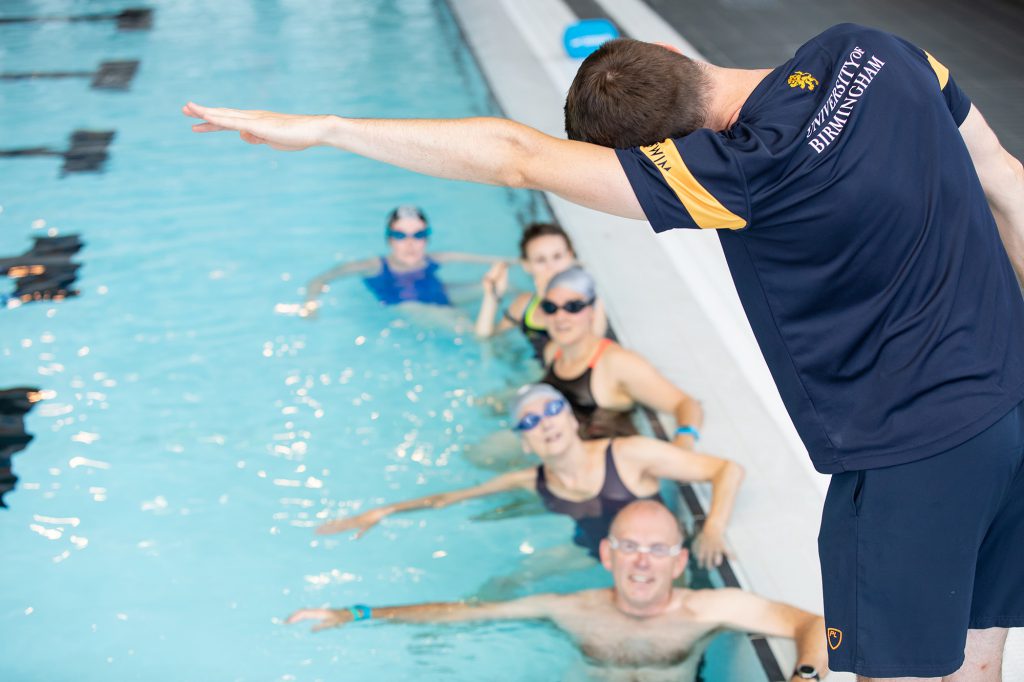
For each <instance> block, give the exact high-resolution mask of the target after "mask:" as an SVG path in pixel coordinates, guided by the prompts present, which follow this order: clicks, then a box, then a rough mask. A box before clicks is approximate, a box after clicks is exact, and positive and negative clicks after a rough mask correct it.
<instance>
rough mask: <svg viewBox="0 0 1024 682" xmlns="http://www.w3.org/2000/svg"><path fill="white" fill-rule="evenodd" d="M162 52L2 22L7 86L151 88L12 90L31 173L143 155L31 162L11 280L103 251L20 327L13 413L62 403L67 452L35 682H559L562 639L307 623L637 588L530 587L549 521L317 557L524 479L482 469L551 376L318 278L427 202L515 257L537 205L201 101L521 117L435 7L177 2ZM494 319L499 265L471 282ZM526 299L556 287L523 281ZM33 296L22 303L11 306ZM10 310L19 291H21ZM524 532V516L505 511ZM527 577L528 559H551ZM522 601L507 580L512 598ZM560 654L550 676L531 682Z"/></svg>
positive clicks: (11, 615)
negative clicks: (106, 140) (276, 142)
mask: <svg viewBox="0 0 1024 682" xmlns="http://www.w3.org/2000/svg"><path fill="white" fill-rule="evenodd" d="M127 6H129V5H128V4H126V3H123V2H84V1H78V2H75V1H70V0H69V1H66V2H58V1H55V0H45V1H44V0H39V1H35V2H30V1H28V0H8V1H6V2H4V3H2V4H0V16H4V17H12V16H36V17H43V16H71V15H82V14H98V13H104V12H110V13H116V12H117V11H119V10H121V9H123V8H124V7H127ZM149 6H151V7H154V8H155V13H154V18H153V26H152V28H151V29H149V30H143V31H118V30H117V29H116V26H115V24H114V22H112V21H89V22H75V23H67V22H49V23H38V22H37V23H29V24H7V25H3V24H0V71H3V72H28V71H39V72H46V71H50V72H52V71H89V70H93V69H95V68H96V67H97V66H98V65H99V63H100V62H102V61H105V60H117V59H120V60H125V59H137V60H139V62H140V67H139V71H138V73H137V74H136V76H135V78H134V81H133V82H132V87H131V89H130V90H129V91H126V92H117V91H103V90H95V89H91V88H90V87H89V80H88V78H62V79H40V78H37V79H32V80H17V81H0V149H6V150H10V149H19V148H22V149H23V148H37V147H46V148H51V149H56V150H61V149H64V148H66V146H67V144H68V139H69V136H70V135H71V133H72V132H73V131H75V130H97V131H114V132H115V133H116V135H115V138H114V140H113V142H112V144H111V146H110V148H109V155H110V156H109V160H108V161H107V163H106V167H105V172H103V173H99V174H69V175H67V176H64V177H62V176H61V172H60V168H61V160H60V158H58V157H54V156H26V157H22V158H4V159H0V206H2V212H0V256H8V255H14V254H18V253H22V252H24V251H25V250H26V249H27V248H29V247H30V245H31V239H32V237H37V236H44V235H51V234H52V235H66V234H79V235H80V236H81V238H82V240H83V241H84V242H85V244H86V246H85V248H84V249H83V250H82V251H81V252H80V253H79V254H78V255H77V257H76V260H77V261H78V262H81V263H82V264H83V267H82V269H81V271H80V276H79V279H78V282H77V286H78V287H79V288H80V290H81V295H80V296H79V297H77V298H72V299H68V300H64V301H59V302H53V303H49V302H44V303H32V304H27V305H22V306H20V307H17V308H9V309H0V388H5V387H9V386H16V385H26V386H35V387H38V388H40V389H43V390H44V391H45V395H46V396H47V399H46V400H44V401H42V402H40V403H38V404H37V405H36V406H35V408H34V409H33V411H32V412H31V413H30V414H29V415H28V417H27V419H26V424H27V428H28V431H29V432H30V433H33V434H34V435H35V439H34V441H33V442H32V443H31V444H30V445H29V446H28V448H27V449H26V450H24V451H22V452H21V453H19V454H18V455H16V456H15V458H14V471H15V473H16V474H17V476H18V477H19V478H20V480H19V484H18V487H17V489H16V490H15V491H13V492H11V493H9V494H8V495H7V496H6V498H5V501H6V502H7V503H8V505H9V508H8V509H5V510H0V547H2V548H3V550H2V551H3V562H2V564H0V565H2V568H0V575H2V576H3V582H4V589H3V590H2V591H0V630H2V632H3V636H2V638H0V677H2V678H3V679H5V680H64V679H75V680H111V679H117V680H120V679H143V678H145V679H149V680H236V679H237V680H271V679H288V680H292V679H295V680H313V679H388V680H392V679H393V680H400V679H412V678H413V676H416V677H419V678H421V679H473V678H475V677H482V678H484V679H557V678H558V677H560V676H561V675H562V674H563V672H564V671H566V670H569V669H573V668H574V667H578V666H579V665H580V661H581V657H580V655H579V654H578V653H577V652H576V650H575V648H574V647H573V646H572V645H571V644H570V643H569V642H568V641H567V640H566V639H565V638H564V637H562V636H561V635H560V634H558V633H557V632H555V631H553V630H552V629H550V628H548V627H546V626H543V625H538V624H530V623H518V624H517V623H506V624H501V625H488V626H483V627H477V628H466V627H431V626H416V627H413V626H398V625H379V624H363V625H360V626H358V627H352V628H349V629H346V630H344V631H341V632H331V633H326V634H320V635H316V636H313V635H310V634H309V633H308V630H307V628H306V627H305V626H302V627H298V626H296V627H287V626H284V625H282V624H281V619H282V617H283V616H285V615H287V614H288V613H289V612H290V611H291V610H293V609H295V608H298V607H301V606H318V605H322V604H325V603H331V604H335V605H343V604H349V603H353V602H365V603H371V604H382V603H383V604H396V603H408V602H420V601H438V600H452V599H461V598H465V597H469V596H472V595H474V594H476V593H478V591H479V590H480V589H481V588H482V587H483V586H484V584H485V583H487V582H488V579H489V578H491V577H493V576H509V575H511V576H513V578H512V579H510V580H507V581H499V583H501V584H502V585H504V589H506V590H507V591H509V592H510V593H520V594H521V593H523V592H524V591H538V590H541V589H559V590H566V589H574V588H578V587H586V586H594V585H601V584H605V580H606V578H605V575H604V574H603V572H602V571H601V570H600V569H597V568H596V567H591V568H590V569H584V570H580V571H575V572H573V573H570V574H563V575H560V576H556V577H553V578H550V579H547V580H544V581H541V582H539V583H530V584H529V585H527V586H525V587H521V588H517V587H516V582H517V579H516V578H515V577H514V576H515V575H516V574H517V573H521V572H522V571H523V570H524V566H528V565H530V562H540V563H543V560H544V557H545V556H547V554H549V553H552V552H558V551H561V549H564V547H565V545H566V542H567V538H568V537H569V535H570V526H569V522H568V521H566V520H565V519H562V518H558V517H553V516H545V515H538V514H536V513H535V512H536V511H537V508H536V504H534V503H532V502H531V501H530V500H529V499H527V500H523V499H522V498H517V497H514V496H512V497H506V498H501V499H497V500H491V501H481V502H472V503H468V504H464V505H460V506H457V507H454V508H449V509H446V510H442V511H435V512H431V513H421V514H411V515H408V516H404V517H397V518H394V519H393V520H390V521H387V522H385V523H384V524H383V525H382V527H380V528H378V529H375V530H374V531H372V532H371V533H370V534H369V535H367V537H365V538H364V539H362V540H360V541H358V542H354V541H351V540H349V539H347V538H345V537H342V536H335V537H334V538H331V539H327V540H324V539H319V540H318V539H317V537H316V536H314V534H313V532H312V529H313V527H314V526H315V525H317V524H318V523H319V522H320V521H321V520H322V519H324V518H327V517H328V516H329V515H333V514H335V513H337V512H340V511H344V510H351V509H358V508H361V507H365V506H367V505H373V504H376V503H379V502H380V501H382V500H397V499H403V498H406V497H410V496H416V495H422V494H428V493H431V492H437V491H442V490H446V489H450V488H452V487H456V486H462V485H468V484H472V483H475V482H478V481H481V480H483V479H484V478H486V477H488V476H490V475H492V474H493V472H491V471H487V470H484V469H481V468H478V467H476V466H473V465H472V464H471V463H469V462H468V461H467V458H466V455H465V448H466V446H468V445H472V444H473V443H476V442H479V441H481V440H483V439H484V438H486V437H487V436H488V435H489V434H491V433H493V432H494V431H496V430H498V429H500V428H501V427H502V424H503V422H502V418H501V416H500V415H498V414H496V413H495V411H494V410H493V409H492V408H491V407H490V406H489V404H488V401H489V400H490V398H491V397H492V396H495V395H500V394H501V393H502V392H503V391H506V390H507V389H508V388H509V387H510V386H513V385H516V384H517V383H519V382H521V381H523V380H525V379H527V378H529V377H530V376H532V374H533V373H534V372H535V371H536V370H535V368H533V367H532V366H531V365H529V364H528V363H527V362H526V358H527V357H528V349H527V347H526V344H525V342H522V340H521V339H519V338H517V337H516V338H513V337H510V338H509V339H507V340H506V341H504V342H502V343H499V344H496V345H495V346H491V345H481V344H479V343H478V342H477V341H476V340H475V339H474V338H473V336H472V333H471V330H470V327H469V323H468V321H467V317H466V315H465V313H466V312H468V311H469V310H471V309H472V303H466V304H465V305H464V306H463V308H462V310H463V314H462V315H461V316H459V315H454V316H438V315H424V314H422V313H418V312H410V311H402V310H394V309H385V308H381V307H380V306H378V305H377V304H376V303H375V302H374V301H373V300H372V299H371V297H370V295H369V294H368V292H367V291H366V290H365V289H364V288H363V286H362V285H361V284H360V283H359V282H358V281H355V280H353V281H347V282H341V283H338V284H336V285H335V286H334V287H333V288H332V290H331V292H330V293H329V294H328V295H327V296H326V297H325V306H324V308H323V309H322V310H321V314H320V316H319V319H316V320H306V319H301V318H298V317H294V316H291V315H289V314H287V311H288V310H289V307H290V306H291V305H293V304H295V303H297V302H299V301H301V299H302V289H301V288H302V286H303V284H304V282H305V281H306V280H307V279H308V278H309V277H310V276H312V275H314V274H316V273H317V272H319V271H321V270H323V269H325V268H327V267H329V266H331V265H332V264H334V263H336V262H339V261H341V260H346V259H351V258H360V257H365V256H367V255H372V254H377V253H380V252H381V251H382V249H383V247H384V243H383V227H384V226H383V220H384V216H385V215H386V213H387V211H388V210H389V209H390V208H391V207H392V206H394V205H395V204H398V203H417V204H420V205H422V206H423V207H424V209H425V210H426V211H427V213H428V215H429V217H430V219H431V222H432V223H433V225H434V228H435V237H434V239H433V245H432V246H433V248H436V249H439V250H448V249H458V250H467V251H475V252H481V253H494V254H501V255H505V256H512V255H514V245H515V243H516V241H517V238H518V232H519V229H520V226H521V225H522V224H523V222H525V221H527V220H529V219H534V218H544V217H546V215H547V214H546V208H545V207H544V206H543V204H542V203H541V202H540V201H539V200H538V199H537V197H535V196H533V195H530V194H527V193H514V192H509V191H506V190H502V189H497V188H488V187H480V186H473V185H469V184H465V183H453V182H443V181H438V180H431V179H427V178H423V177H420V176H416V175H413V174H411V173H407V172H404V171H400V170H396V169H392V168H388V167H385V166H382V165H380V164H376V163H373V162H370V161H365V160H361V159H357V158H354V157H351V156H347V155H344V154H341V153H338V152H336V151H333V150H331V151H328V150H316V151H310V152H305V153H302V154H292V155H289V154H281V153H275V152H273V151H271V150H268V149H266V148H262V147H252V146H248V145H244V144H241V143H239V142H238V140H237V139H236V138H234V137H233V136H228V135H217V136H197V135H192V134H190V133H189V132H188V122H187V121H186V119H184V118H183V117H182V116H181V115H180V114H179V113H178V111H179V108H180V106H181V104H182V103H183V102H185V101H187V100H189V99H194V100H196V101H199V102H203V103H210V104H218V105H219V104H223V105H230V106H237V107H252V108H266V109H278V110H288V111H302V112H335V113H344V114H348V115H352V116H394V117H401V116H413V115H415V116H446V117H447V116H470V115H487V114H495V113H498V112H497V111H496V109H495V108H494V105H493V103H492V101H491V99H490V95H489V93H488V90H487V87H486V85H485V83H484V82H483V80H482V78H481V76H480V74H479V72H478V70H477V67H476V65H475V64H474V63H473V61H472V58H471V56H470V55H469V54H468V52H467V51H466V50H465V48H464V47H463V46H462V43H461V37H460V35H459V33H458V29H457V27H456V25H455V24H454V22H453V20H452V18H451V16H450V14H449V12H448V9H447V7H446V6H445V5H444V4H443V3H439V2H430V1H428V0H395V1H384V0H381V1H376V0H365V1H363V2H348V1H346V2H310V1H308V0H279V1H273V0H265V1H255V0H252V1H243V0H223V1H222V0H218V1H216V2H211V1H209V0H206V1H203V2H198V1H193V0H163V1H162V2H152V3H149ZM446 270H448V272H447V277H448V279H449V281H451V282H455V283H456V284H457V285H458V284H459V283H465V286H456V287H455V289H456V291H457V292H458V295H460V296H461V297H462V298H464V299H471V298H472V297H473V296H475V292H476V290H477V288H478V287H476V286H475V285H474V284H473V283H474V282H475V281H476V280H478V278H479V276H480V274H481V269H480V268H479V267H478V266H458V267H451V268H446ZM521 283H525V282H521ZM4 287H6V288H4ZM10 288H11V287H10V283H9V282H7V281H3V282H0V293H2V292H4V291H9V289H10ZM501 505H512V506H513V507H514V509H515V510H516V511H515V513H512V514H504V515H503V514H494V513H491V512H493V510H494V509H495V508H497V507H499V506H501ZM524 562H525V563H524ZM492 585H493V583H492ZM524 652H529V655H523V654H524Z"/></svg>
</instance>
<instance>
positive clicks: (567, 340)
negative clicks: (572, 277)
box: [544, 287, 594, 346]
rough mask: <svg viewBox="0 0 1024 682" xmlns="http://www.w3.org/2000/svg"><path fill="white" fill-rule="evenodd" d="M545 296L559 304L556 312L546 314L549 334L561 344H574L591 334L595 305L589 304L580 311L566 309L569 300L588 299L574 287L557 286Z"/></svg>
mask: <svg viewBox="0 0 1024 682" xmlns="http://www.w3.org/2000/svg"><path fill="white" fill-rule="evenodd" d="M544 298H545V299H546V300H548V301H551V302H552V303H554V304H555V305H557V306H558V310H556V311H555V312H554V314H550V315H548V314H545V320H546V321H547V327H548V334H550V335H551V338H552V339H554V341H555V343H557V344H558V345H559V346H568V345H571V344H574V343H576V342H578V341H580V340H582V339H584V338H585V337H587V336H588V335H590V334H591V331H590V330H591V329H593V326H594V306H593V305H588V306H587V307H586V308H584V309H583V310H581V311H579V312H578V313H570V312H567V311H566V310H565V309H564V306H565V304H566V303H568V302H569V301H586V298H585V297H584V296H583V295H582V294H580V293H579V292H576V291H573V290H572V289H563V288H562V287H555V288H554V289H552V290H551V291H549V292H547V293H546V294H544Z"/></svg>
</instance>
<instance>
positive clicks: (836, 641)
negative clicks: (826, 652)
mask: <svg viewBox="0 0 1024 682" xmlns="http://www.w3.org/2000/svg"><path fill="white" fill-rule="evenodd" d="M827 634H828V648H829V649H831V650H832V651H835V650H836V649H838V648H839V645H840V644H842V643H843V631H842V630H839V629H837V628H829V629H828V633H827Z"/></svg>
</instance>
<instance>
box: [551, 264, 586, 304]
mask: <svg viewBox="0 0 1024 682" xmlns="http://www.w3.org/2000/svg"><path fill="white" fill-rule="evenodd" d="M558 288H562V289H569V290H570V291H575V292H576V293H577V294H579V295H580V296H582V297H583V298H584V299H586V300H587V301H590V300H593V299H594V298H596V297H597V289H596V288H595V287H594V278H593V277H591V276H590V275H589V274H587V271H586V270H584V269H583V268H581V267H580V266H578V265H573V266H572V267H571V268H569V269H568V270H563V271H562V272H560V273H558V274H557V275H555V276H554V277H552V278H551V281H550V282H548V288H547V289H545V290H544V293H545V294H547V293H548V292H549V291H551V290H552V289H558Z"/></svg>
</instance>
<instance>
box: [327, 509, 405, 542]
mask: <svg viewBox="0 0 1024 682" xmlns="http://www.w3.org/2000/svg"><path fill="white" fill-rule="evenodd" d="M388 513H389V512H388V510H387V509H385V508H383V507H381V508H378V509H371V510H370V511H368V512H364V513H362V514H359V515H358V516H349V517H346V518H344V519H335V520H333V521H328V522H327V523H325V524H323V525H322V526H320V527H319V528H317V529H316V534H317V535H332V534H334V533H344V532H345V531H347V530H355V531H356V534H355V535H353V536H352V539H353V540H358V539H359V538H361V537H363V535H365V534H366V532H367V531H368V530H370V529H371V528H373V527H374V526H376V525H377V524H378V523H380V520H381V519H383V518H384V517H385V516H387V515H388Z"/></svg>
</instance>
